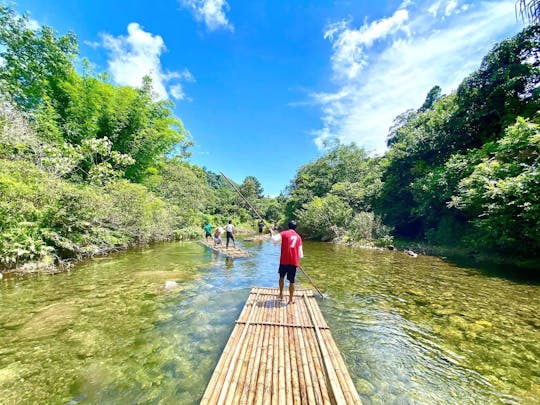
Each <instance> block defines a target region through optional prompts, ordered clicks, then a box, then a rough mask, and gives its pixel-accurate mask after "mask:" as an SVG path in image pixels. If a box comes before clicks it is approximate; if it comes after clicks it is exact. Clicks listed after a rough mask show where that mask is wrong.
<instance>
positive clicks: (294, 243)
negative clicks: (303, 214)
mask: <svg viewBox="0 0 540 405" xmlns="http://www.w3.org/2000/svg"><path fill="white" fill-rule="evenodd" d="M300 246H302V238H301V237H300V235H298V234H297V233H296V231H294V230H293V229H287V230H286V231H283V232H281V257H280V259H279V264H287V265H289V266H296V267H298V266H299V265H300V258H299V256H300V252H299V250H300Z"/></svg>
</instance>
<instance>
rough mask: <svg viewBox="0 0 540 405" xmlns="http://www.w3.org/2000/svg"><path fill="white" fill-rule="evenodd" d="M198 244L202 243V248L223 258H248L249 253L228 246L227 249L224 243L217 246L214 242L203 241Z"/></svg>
mask: <svg viewBox="0 0 540 405" xmlns="http://www.w3.org/2000/svg"><path fill="white" fill-rule="evenodd" d="M199 242H200V243H202V244H203V245H204V246H206V247H207V248H209V249H212V250H213V251H214V252H217V253H220V254H222V255H225V257H228V258H231V259H239V258H241V257H249V256H250V255H249V252H247V251H246V250H243V249H239V248H235V247H233V246H231V244H229V248H228V249H227V248H226V247H225V243H224V242H223V243H221V244H219V245H214V242H210V243H209V242H206V241H204V240H200V241H199Z"/></svg>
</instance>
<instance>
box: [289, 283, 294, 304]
mask: <svg viewBox="0 0 540 405" xmlns="http://www.w3.org/2000/svg"><path fill="white" fill-rule="evenodd" d="M293 296H294V283H289V304H292V303H293V302H294V301H293Z"/></svg>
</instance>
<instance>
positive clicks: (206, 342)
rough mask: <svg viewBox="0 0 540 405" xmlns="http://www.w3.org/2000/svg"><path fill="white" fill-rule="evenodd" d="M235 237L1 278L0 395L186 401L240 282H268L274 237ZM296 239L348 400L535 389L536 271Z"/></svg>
mask: <svg viewBox="0 0 540 405" xmlns="http://www.w3.org/2000/svg"><path fill="white" fill-rule="evenodd" d="M244 246H245V247H246V248H248V249H249V250H250V251H251V252H252V253H253V256H252V257H250V258H248V259H242V260H236V261H234V262H232V261H225V260H224V259H223V258H222V257H216V256H215V255H214V254H213V253H211V252H209V251H208V250H206V249H205V248H204V247H203V246H201V245H198V244H196V243H169V244H162V245H155V246H152V247H150V248H146V249H143V250H137V251H130V252H125V253H120V254H117V255H114V256H110V257H105V258H99V259H96V260H93V261H89V262H87V263H84V264H81V265H79V266H77V268H76V269H74V270H73V271H71V272H70V273H64V274H58V275H54V276H32V277H24V278H13V277H10V278H7V279H4V280H2V281H1V282H0V305H1V306H0V402H1V403H8V404H11V403H13V404H14V403H71V404H75V403H79V402H82V403H164V404H166V403H179V404H195V403H198V401H199V400H200V398H201V396H202V394H203V391H204V389H205V386H206V384H207V383H208V380H209V379H210V376H211V373H212V371H213V368H214V367H215V365H216V363H217V361H218V359H219V356H220V354H221V351H222V350H223V347H224V346H225V343H226V341H227V339H228V336H229V334H230V332H231V331H232V329H233V327H234V321H235V320H236V319H237V317H238V315H239V313H240V310H241V308H242V306H243V305H244V302H245V300H246V298H247V296H248V293H249V290H250V288H251V287H252V286H263V287H270V286H275V285H276V284H277V273H276V271H277V262H278V257H279V248H278V246H276V245H273V244H270V243H267V242H266V243H262V244H261V243H245V244H244ZM304 251H305V254H306V258H305V260H304V262H303V264H304V268H305V269H306V270H307V271H308V272H309V274H310V276H311V277H312V278H313V279H314V280H316V282H317V285H318V287H319V288H320V289H321V290H323V291H325V292H326V293H328V295H329V298H328V299H325V300H321V301H319V304H320V306H321V309H322V311H323V313H324V315H325V317H326V319H327V321H328V323H329V325H330V327H331V329H332V333H333V336H334V339H335V340H336V342H337V344H338V347H339V348H340V349H341V351H342V354H343V356H344V358H345V361H346V363H347V365H348V367H349V370H350V372H351V375H352V378H353V380H354V382H355V384H356V387H357V389H358V391H359V393H360V395H361V397H362V400H363V401H364V403H366V404H389V403H395V404H407V403H411V404H412V403H414V404H456V403H460V404H478V403H509V404H514V403H515V404H518V403H520V404H521V403H525V404H526V403H531V404H532V403H539V402H540V333H539V332H540V316H539V315H538V311H539V309H540V287H539V286H538V284H537V283H533V282H526V281H523V280H513V279H510V278H507V277H502V276H493V275H490V273H489V272H485V271H483V270H479V269H475V268H472V267H466V266H463V265H461V266H457V265H453V264H451V263H448V262H445V261H443V260H441V259H438V258H434V257H427V256H419V257H417V258H411V257H409V256H407V255H405V254H403V253H400V252H388V251H377V250H364V249H353V248H347V247H342V246H335V245H331V244H322V243H306V245H305V248H304ZM166 281H175V282H176V283H177V286H175V287H173V288H171V289H164V288H163V286H164V285H165V282H166ZM298 282H299V285H300V286H303V287H309V285H308V284H307V280H305V279H304V278H302V276H299V277H298Z"/></svg>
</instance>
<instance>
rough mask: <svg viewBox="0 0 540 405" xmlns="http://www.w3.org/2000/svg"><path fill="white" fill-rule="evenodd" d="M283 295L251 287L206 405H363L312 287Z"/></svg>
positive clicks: (271, 290)
mask: <svg viewBox="0 0 540 405" xmlns="http://www.w3.org/2000/svg"><path fill="white" fill-rule="evenodd" d="M285 293H286V294H288V290H287V289H285V290H284V294H285ZM278 294H279V290H278V289H275V288H253V289H252V290H251V293H250V295H249V298H248V300H247V301H246V305H245V306H244V308H243V310H242V312H241V314H240V317H239V319H238V320H237V321H236V326H235V328H234V330H233V331H232V333H231V336H230V338H229V341H228V342H227V345H226V346H225V349H224V350H223V353H222V355H221V358H220V360H219V362H218V364H217V366H216V369H215V370H214V373H213V375H212V378H211V379H210V382H209V383H208V386H207V387H206V391H205V393H204V395H203V398H202V400H201V404H360V403H361V401H360V397H359V396H358V393H357V391H356V388H355V386H354V384H353V382H352V380H351V377H350V375H349V373H348V371H347V367H346V366H345V363H344V361H343V358H342V357H341V354H340V353H339V350H338V348H337V346H336V344H335V342H334V339H333V338H332V335H331V333H330V329H329V328H328V325H327V324H326V322H325V320H324V318H323V315H322V313H321V311H320V309H319V306H318V305H317V301H316V300H315V297H314V295H313V291H311V290H297V291H295V294H294V301H295V302H294V304H292V305H286V304H285V303H286V301H285V300H283V301H279V300H278ZM287 299H288V298H287Z"/></svg>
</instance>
